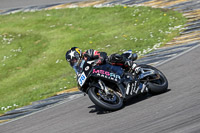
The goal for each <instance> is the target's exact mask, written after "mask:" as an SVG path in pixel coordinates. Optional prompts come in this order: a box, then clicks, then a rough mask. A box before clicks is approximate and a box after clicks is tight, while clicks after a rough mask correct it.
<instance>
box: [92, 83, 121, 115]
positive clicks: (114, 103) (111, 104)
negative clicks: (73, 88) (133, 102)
mask: <svg viewBox="0 0 200 133" xmlns="http://www.w3.org/2000/svg"><path fill="white" fill-rule="evenodd" d="M88 95H89V98H90V100H91V101H92V102H93V103H94V104H95V105H97V106H98V107H100V108H102V109H105V110H110V111H115V110H118V109H120V108H122V106H123V100H122V98H121V97H120V96H119V95H118V94H117V92H115V91H114V90H112V91H111V92H110V94H107V95H106V94H105V93H104V91H103V90H101V89H99V88H96V87H91V88H90V89H89V90H88Z"/></svg>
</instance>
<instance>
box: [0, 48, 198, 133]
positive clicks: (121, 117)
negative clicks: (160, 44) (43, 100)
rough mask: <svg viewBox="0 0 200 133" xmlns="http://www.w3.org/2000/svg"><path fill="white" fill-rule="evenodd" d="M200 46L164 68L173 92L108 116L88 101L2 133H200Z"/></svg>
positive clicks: (53, 110)
mask: <svg viewBox="0 0 200 133" xmlns="http://www.w3.org/2000/svg"><path fill="white" fill-rule="evenodd" d="M199 51H200V46H199V45H197V46H196V47H195V48H193V50H192V51H190V52H188V53H185V54H183V55H181V56H179V57H178V58H175V59H173V60H171V61H169V62H167V63H165V64H162V65H160V66H158V69H160V70H161V71H162V72H163V73H164V74H165V75H166V76H167V78H168V80H169V89H170V91H168V92H166V93H164V94H160V95H156V96H140V97H136V98H133V99H131V100H130V101H129V102H127V104H126V106H125V107H124V108H123V109H121V110H119V111H115V112H104V111H102V110H100V109H98V108H96V107H95V106H94V104H93V103H92V102H91V101H90V100H89V98H88V97H87V96H86V97H84V96H81V97H79V98H77V99H74V100H72V101H68V102H64V103H62V104H59V105H56V106H54V107H51V108H49V109H46V110H42V111H40V112H36V113H34V114H31V115H29V116H25V117H23V118H20V119H17V120H14V121H10V122H8V123H4V124H2V125H0V133H47V132H48V133H80V132H81V133H122V132H124V133H199V132H200V111H199V110H200V96H199V95H200V89H199V88H200V82H199V77H200V76H199V75H200V58H199Z"/></svg>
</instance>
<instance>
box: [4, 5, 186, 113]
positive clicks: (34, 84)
mask: <svg viewBox="0 0 200 133" xmlns="http://www.w3.org/2000/svg"><path fill="white" fill-rule="evenodd" d="M185 22H186V19H185V18H184V17H183V16H182V14H180V13H178V12H175V11H170V10H161V9H152V8H149V7H127V8H124V7H121V6H116V7H105V8H93V7H87V8H73V9H60V10H46V11H37V12H26V13H25V12H20V13H15V14H11V15H2V16H0V113H4V112H6V111H8V110H11V109H14V108H16V106H14V104H15V105H18V106H17V107H21V106H24V105H28V104H30V103H31V102H32V101H36V100H40V99H44V98H47V97H50V96H52V95H54V94H55V93H56V92H58V91H61V90H63V89H69V88H72V87H75V86H76V81H75V79H74V76H75V73H74V72H73V70H72V68H70V65H69V64H68V63H67V62H66V61H65V52H66V51H67V50H68V49H69V48H70V47H73V46H77V47H80V48H81V49H83V50H86V49H90V48H93V49H96V50H99V51H105V52H107V53H108V54H111V53H121V52H122V51H124V50H129V49H133V51H134V52H138V53H142V52H143V51H144V49H148V48H149V49H150V48H152V47H153V46H154V45H155V44H162V45H164V44H165V43H166V42H168V41H170V40H171V39H172V38H173V37H175V36H177V35H178V34H179V30H181V29H180V28H173V29H171V30H170V29H169V27H175V26H179V25H183V24H185ZM144 52H145V51H144ZM9 106H10V107H9ZM5 108H7V109H5Z"/></svg>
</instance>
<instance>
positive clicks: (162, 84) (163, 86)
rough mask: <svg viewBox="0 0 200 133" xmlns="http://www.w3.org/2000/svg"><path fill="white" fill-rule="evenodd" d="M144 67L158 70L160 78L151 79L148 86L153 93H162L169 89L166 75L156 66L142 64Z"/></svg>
mask: <svg viewBox="0 0 200 133" xmlns="http://www.w3.org/2000/svg"><path fill="white" fill-rule="evenodd" d="M141 67H142V68H150V69H152V70H155V71H157V72H158V74H159V76H160V78H159V79H156V80H152V81H149V83H148V88H149V93H151V94H160V93H164V92H166V91H167V90H168V81H167V78H166V77H165V75H164V74H163V73H162V72H161V71H160V70H158V69H156V68H155V67H152V66H150V65H141Z"/></svg>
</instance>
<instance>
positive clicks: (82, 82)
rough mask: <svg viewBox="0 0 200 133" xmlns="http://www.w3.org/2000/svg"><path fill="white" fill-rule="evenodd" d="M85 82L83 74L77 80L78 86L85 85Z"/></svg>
mask: <svg viewBox="0 0 200 133" xmlns="http://www.w3.org/2000/svg"><path fill="white" fill-rule="evenodd" d="M85 81H86V76H85V73H84V72H83V73H82V74H81V76H80V77H79V79H78V83H79V85H80V86H83V84H84V83H85Z"/></svg>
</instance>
